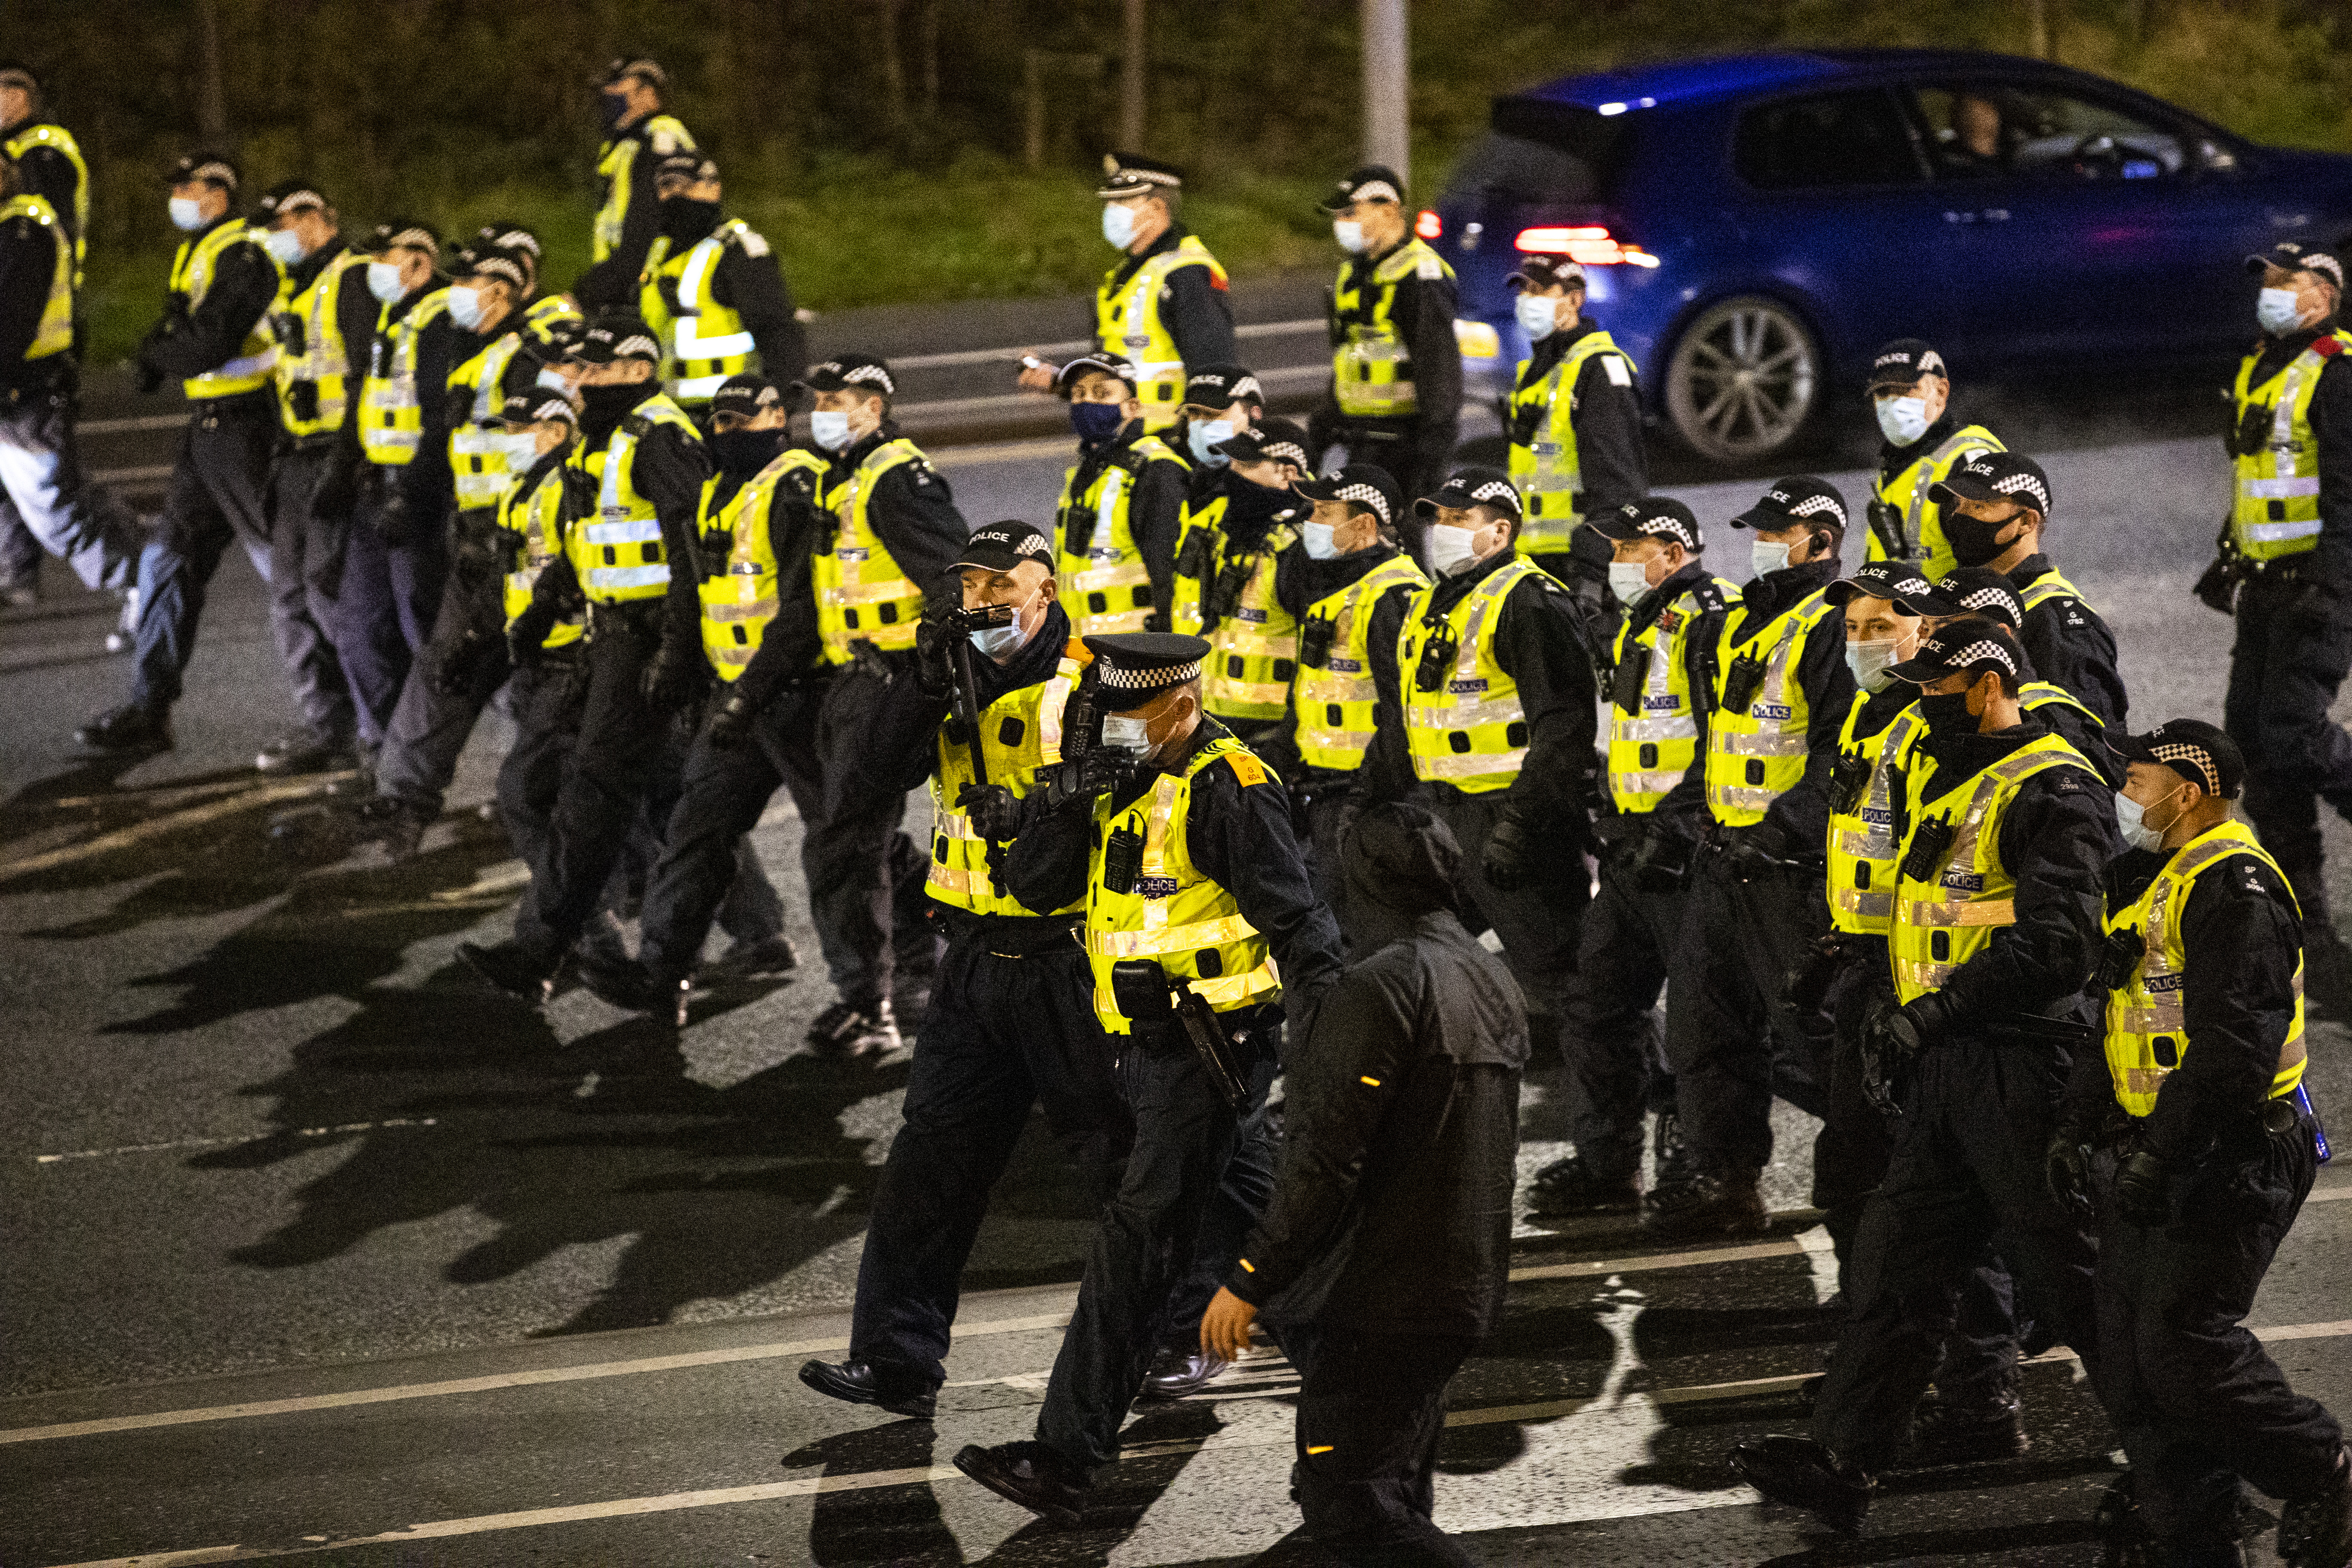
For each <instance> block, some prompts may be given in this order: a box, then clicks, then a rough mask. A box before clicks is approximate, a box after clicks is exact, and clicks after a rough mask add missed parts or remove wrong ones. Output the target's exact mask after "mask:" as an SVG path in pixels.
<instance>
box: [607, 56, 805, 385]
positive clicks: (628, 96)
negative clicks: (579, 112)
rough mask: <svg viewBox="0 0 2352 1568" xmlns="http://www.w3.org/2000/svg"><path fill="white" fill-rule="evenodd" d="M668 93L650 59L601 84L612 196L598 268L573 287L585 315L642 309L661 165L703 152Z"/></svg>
mask: <svg viewBox="0 0 2352 1568" xmlns="http://www.w3.org/2000/svg"><path fill="white" fill-rule="evenodd" d="M668 91H669V74H668V73H667V71H665V70H663V69H662V68H661V66H660V65H659V64H658V63H657V62H656V61H654V60H650V59H647V58H644V57H643V56H635V57H624V58H619V59H616V60H614V62H613V63H612V64H611V65H610V66H608V67H607V68H605V70H604V75H603V77H601V78H600V79H598V80H597V82H596V95H597V106H598V110H599V111H600V112H601V113H602V114H603V116H604V145H603V146H602V147H600V148H598V149H597V151H596V179H597V182H598V184H600V185H601V186H602V188H603V191H604V196H603V199H602V200H601V201H600V202H599V203H598V204H597V207H596V226H595V231H594V234H593V237H592V240H591V243H590V249H589V260H590V261H591V262H592V263H593V265H592V266H591V267H590V268H588V270H587V271H585V272H583V273H582V274H581V275H580V280H579V281H578V282H576V283H574V284H572V298H573V299H575V300H579V301H580V306H581V308H582V309H583V310H591V311H593V310H604V309H607V308H611V309H622V308H631V307H635V304H636V301H637V279H638V275H639V274H640V273H642V272H643V271H644V270H645V266H646V251H647V250H648V249H650V248H651V247H652V246H653V243H654V237H655V236H656V235H657V234H659V233H660V231H661V216H660V211H659V209H660V205H661V204H660V198H659V196H657V195H656V194H655V190H654V172H655V168H656V165H657V164H658V163H660V162H661V161H662V160H663V159H664V158H667V157H669V156H670V155H672V154H673V153H691V152H693V151H694V150H695V147H694V137H693V136H692V134H691V133H689V132H688V130H687V129H686V127H685V126H684V125H682V124H680V123H679V122H678V121H677V118H676V117H675V116H673V115H670V114H667V113H665V112H664V111H663V100H664V98H665V97H666V96H667V93H668ZM774 368H775V369H777V370H779V371H781V370H782V366H777V367H774Z"/></svg>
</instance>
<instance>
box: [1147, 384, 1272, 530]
mask: <svg viewBox="0 0 2352 1568" xmlns="http://www.w3.org/2000/svg"><path fill="white" fill-rule="evenodd" d="M1263 418H1265V385H1264V384H1262V383H1261V382H1260V381H1259V380H1258V378H1257V375H1256V374H1255V372H1253V371H1252V370H1251V369H1250V368H1249V367H1248V366H1247V365H1242V364H1203V365H1195V366H1193V367H1192V371H1191V372H1190V373H1189V374H1187V375H1186V376H1185V378H1184V409H1183V416H1182V417H1181V419H1180V420H1179V421H1178V422H1177V424H1176V426H1175V428H1174V429H1172V430H1171V431H1170V432H1169V433H1168V443H1169V445H1170V446H1171V447H1175V448H1176V449H1177V452H1178V454H1179V455H1180V456H1181V457H1183V458H1187V459H1189V460H1190V461H1191V463H1192V473H1193V477H1194V479H1195V481H1196V482H1195V484H1194V485H1193V486H1192V490H1191V491H1190V492H1189V494H1188V498H1187V499H1188V500H1190V499H1192V497H1197V496H1198V495H1199V494H1200V493H1201V490H1202V486H1201V484H1200V483H1199V482H1197V481H1199V480H1202V479H1214V477H1215V475H1216V474H1217V472H1218V471H1219V470H1220V469H1222V468H1223V467H1224V466H1225V462H1226V458H1225V456H1224V454H1223V453H1222V452H1219V451H1218V450H1217V447H1218V445H1219V444H1220V443H1222V442H1225V441H1230V440H1232V439H1233V438H1234V437H1236V436H1238V435H1240V434H1241V433H1242V432H1243V431H1244V430H1246V429H1248V428H1249V427H1250V426H1253V425H1255V424H1256V423H1257V422H1258V421H1259V420H1260V419H1263Z"/></svg>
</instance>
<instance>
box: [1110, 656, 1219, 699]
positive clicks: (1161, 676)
mask: <svg viewBox="0 0 2352 1568" xmlns="http://www.w3.org/2000/svg"><path fill="white" fill-rule="evenodd" d="M1095 669H1096V670H1097V679H1099V680H1100V681H1101V682H1102V683H1103V684H1104V685H1105V686H1108V687H1109V688H1110V689H1112V690H1114V691H1150V690H1156V689H1159V688H1160V687H1163V686H1181V685H1183V684H1184V683H1185V682H1186V681H1189V680H1198V679H1201V661H1200V660H1199V659H1197V658H1196V659H1194V660H1193V661H1192V663H1190V664H1163V665H1159V666H1156V667H1155V668H1150V669H1123V668H1120V667H1118V665H1115V664H1112V663H1110V662H1108V660H1105V659H1097V660H1096V661H1095Z"/></svg>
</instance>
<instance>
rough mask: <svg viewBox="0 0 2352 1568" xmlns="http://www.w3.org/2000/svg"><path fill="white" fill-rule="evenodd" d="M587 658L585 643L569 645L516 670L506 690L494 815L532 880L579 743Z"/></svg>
mask: <svg viewBox="0 0 2352 1568" xmlns="http://www.w3.org/2000/svg"><path fill="white" fill-rule="evenodd" d="M587 659H588V650H587V647H585V646H584V645H583V644H580V643H572V644H570V645H568V646H567V647H565V648H564V649H563V650H562V651H561V652H558V653H551V654H542V655H541V657H540V659H539V661H538V662H537V663H535V664H527V665H524V666H523V667H522V668H520V669H517V670H516V671H515V672H514V679H512V681H511V682H509V686H508V689H507V702H508V705H509V707H510V708H511V709H512V710H513V712H514V721H515V740H514V745H513V746H512V747H511V748H509V751H508V752H507V755H506V761H505V762H503V763H500V764H499V818H500V820H502V821H503V822H504V823H505V824H506V829H507V843H508V844H509V846H511V847H513V849H514V852H515V854H516V856H517V857H518V858H520V860H521V861H522V863H523V864H524V865H526V866H528V867H530V874H531V878H532V879H533V880H534V881H536V880H537V879H539V877H540V876H541V867H542V866H543V865H544V864H545V862H546V859H547V838H548V829H549V825H550V824H551V822H552V821H553V820H554V817H555V802H556V799H557V797H558V796H559V795H562V793H563V775H564V773H565V772H566V771H567V770H568V769H569V768H570V766H571V763H572V747H573V746H574V745H575V744H577V743H578V742H579V739H580V713H581V710H582V709H583V707H584V706H585V704H586V701H587V697H588V666H587Z"/></svg>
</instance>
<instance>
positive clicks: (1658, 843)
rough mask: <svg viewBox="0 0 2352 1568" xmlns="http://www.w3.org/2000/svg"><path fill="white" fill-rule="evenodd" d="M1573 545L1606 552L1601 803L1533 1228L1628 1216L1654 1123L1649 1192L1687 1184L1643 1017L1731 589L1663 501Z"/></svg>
mask: <svg viewBox="0 0 2352 1568" xmlns="http://www.w3.org/2000/svg"><path fill="white" fill-rule="evenodd" d="M1581 521H1582V523H1583V526H1582V528H1581V529H1580V531H1579V537H1583V536H1586V535H1589V536H1590V537H1591V538H1592V539H1593V540H1595V541H1598V542H1605V543H1607V544H1608V545H1609V547H1610V549H1611V551H1612V553H1613V555H1614V556H1615V559H1614V560H1612V562H1611V563H1610V566H1609V583H1610V586H1611V591H1612V593H1614V594H1615V595H1616V597H1617V601H1618V603H1620V604H1622V605H1624V606H1625V617H1624V620H1623V621H1622V624H1621V625H1620V626H1619V627H1618V630H1617V641H1616V646H1615V647H1614V649H1613V650H1612V652H1613V659H1612V672H1613V673H1612V679H1611V681H1610V689H1609V692H1608V701H1609V750H1608V765H1607V773H1608V782H1609V791H1608V805H1607V806H1606V808H1605V809H1604V810H1603V811H1602V813H1601V816H1600V819H1599V820H1598V821H1597V822H1596V823H1595V824H1594V832H1595V834H1596V835H1597V836H1598V837H1599V838H1600V840H1601V889H1600V892H1599V893H1598V895H1597V896H1596V897H1595V898H1594V900H1593V903H1592V907H1591V909H1589V910H1586V911H1585V915H1584V931H1583V934H1582V937H1581V939H1580V942H1579V944H1578V949H1577V954H1576V969H1575V973H1574V975H1573V977H1572V978H1571V979H1570V982H1569V988H1568V1013H1567V1025H1568V1030H1567V1038H1566V1041H1565V1045H1566V1054H1567V1058H1568V1088H1569V1095H1568V1100H1569V1137H1570V1140H1571V1141H1573V1142H1574V1143H1575V1144H1576V1151H1575V1152H1574V1153H1571V1154H1570V1155H1569V1156H1568V1157H1567V1158H1566V1159H1563V1160H1559V1161H1556V1162H1554V1163H1551V1164H1549V1165H1547V1166H1545V1167H1544V1168H1543V1169H1542V1170H1540V1171H1538V1172H1537V1173H1536V1178H1535V1183H1534V1188H1535V1200H1536V1203H1535V1208H1536V1212H1537V1213H1539V1214H1554V1215H1575V1214H1609V1213H1622V1212H1624V1211H1627V1210H1631V1209H1633V1208H1636V1207H1638V1206H1639V1205H1640V1203H1641V1193H1642V1185H1641V1171H1642V1131H1643V1126H1642V1120H1643V1113H1644V1112H1645V1111H1649V1112H1655V1113H1656V1115H1657V1118H1658V1123H1657V1182H1656V1184H1657V1187H1659V1188H1664V1187H1669V1186H1672V1185H1675V1184H1677V1183H1678V1182H1680V1181H1683V1180H1686V1179H1687V1177H1688V1174H1689V1173H1688V1172H1687V1171H1686V1170H1685V1169H1684V1168H1683V1167H1684V1165H1685V1150H1684V1145H1683V1143H1682V1139H1681V1132H1680V1125H1681V1124H1680V1121H1679V1119H1678V1118H1677V1117H1676V1115H1675V1080H1674V1074H1673V1072H1672V1070H1671V1069H1669V1068H1668V1067H1667V1066H1666V1058H1665V1050H1664V1042H1663V1041H1662V1040H1661V1039H1660V1037H1659V1034H1658V1029H1657V1026H1656V1024H1655V1023H1654V1020H1653V1018H1652V1014H1653V1013H1654V1011H1655V1009H1656V1007H1657V1005H1658V994H1659V993H1660V992H1661V991H1662V990H1664V988H1665V984H1666V976H1667V975H1668V974H1669V973H1672V972H1673V969H1674V965H1675V944H1676V943H1677V942H1679V941H1680V940H1681V935H1682V917H1683V902H1684V900H1683V889H1684V887H1685V885H1686V883H1687V882H1688V881H1689V879H1690V870H1691V862H1692V860H1693V859H1694V858H1696V852H1697V849H1698V847H1699V843H1700V840H1701V839H1702V837H1704V836H1705V834H1706V826H1707V823H1708V817H1707V811H1706V724H1707V715H1708V710H1709V700H1708V698H1709V694H1710V693H1712V692H1713V691H1714V690H1715V685H1716V682H1715V653H1716V647H1717V643H1718V642H1719V641H1720V640H1721V638H1722V635H1723V622H1724V617H1725V615H1726V614H1727V606H1728V605H1731V604H1733V603H1736V602H1737V601H1738V597H1739V588H1738V585H1737V584H1733V583H1730V582H1727V581H1726V580H1725V579H1723V578H1720V577H1717V576H1715V575H1714V574H1711V573H1709V572H1708V571H1707V569H1706V563H1704V562H1703V561H1702V560H1701V559H1700V555H1701V552H1704V551H1705V550H1706V536H1705V534H1704V533H1703V532H1701V531H1700V528H1699V522H1698V519H1697V518H1696V516H1694V515H1693V514H1692V512H1691V510H1690V508H1688V507H1686V506H1685V505H1684V504H1683V503H1682V502H1680V501H1678V500H1670V499H1668V498H1666V497H1664V496H1652V497H1648V498H1645V499H1643V500H1633V501H1627V502H1625V503H1623V504H1622V505H1621V506H1619V507H1617V508H1616V509H1614V510H1611V511H1596V512H1591V513H1589V514H1588V515H1587V516H1586V517H1585V518H1584V519H1582V520H1581Z"/></svg>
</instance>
